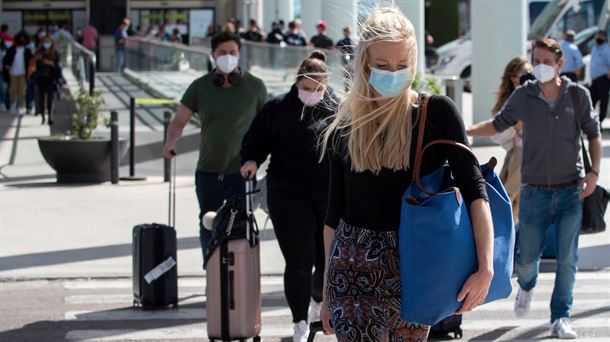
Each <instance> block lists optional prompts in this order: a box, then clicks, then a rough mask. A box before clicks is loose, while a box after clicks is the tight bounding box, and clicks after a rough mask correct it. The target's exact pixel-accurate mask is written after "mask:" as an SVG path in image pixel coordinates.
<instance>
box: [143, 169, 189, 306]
mask: <svg viewBox="0 0 610 342" xmlns="http://www.w3.org/2000/svg"><path fill="white" fill-rule="evenodd" d="M173 163H174V167H173V169H174V170H173V177H172V181H171V182H170V185H169V223H168V224H171V225H172V226H169V225H164V224H158V223H152V224H141V225H137V226H135V227H134V228H133V234H132V238H133V244H132V256H133V273H132V279H133V305H134V306H139V307H142V308H143V309H154V308H163V307H167V306H170V305H171V306H172V307H173V308H177V307H178V269H177V265H176V263H177V258H176V251H177V248H176V230H175V229H174V226H175V223H176V222H175V203H176V196H175V195H176V168H175V165H176V164H175V163H176V162H175V161H173Z"/></svg>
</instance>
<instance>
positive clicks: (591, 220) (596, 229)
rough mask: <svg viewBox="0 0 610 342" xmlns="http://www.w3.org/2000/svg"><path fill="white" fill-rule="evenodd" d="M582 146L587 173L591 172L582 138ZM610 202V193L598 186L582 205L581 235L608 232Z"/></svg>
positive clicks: (589, 161)
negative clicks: (609, 205)
mask: <svg viewBox="0 0 610 342" xmlns="http://www.w3.org/2000/svg"><path fill="white" fill-rule="evenodd" d="M580 142H581V145H582V158H583V159H584V163H585V172H589V171H591V160H590V159H589V153H588V152H587V148H586V147H585V141H584V139H583V138H582V136H581V137H580ZM609 200H610V192H608V190H606V189H605V188H604V187H602V186H599V185H596V186H595V190H594V191H593V193H592V194H591V195H589V196H587V197H586V198H585V200H584V202H583V205H582V226H581V227H580V233H581V234H595V233H601V232H604V231H605V230H606V221H604V214H605V213H606V208H607V207H608V201H609Z"/></svg>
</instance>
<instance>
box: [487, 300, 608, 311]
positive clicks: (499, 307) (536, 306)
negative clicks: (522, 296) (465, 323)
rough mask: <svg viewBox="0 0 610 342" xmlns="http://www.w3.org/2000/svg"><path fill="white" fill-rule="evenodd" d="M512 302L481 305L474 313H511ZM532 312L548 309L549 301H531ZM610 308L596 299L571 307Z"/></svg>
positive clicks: (603, 301)
mask: <svg viewBox="0 0 610 342" xmlns="http://www.w3.org/2000/svg"><path fill="white" fill-rule="evenodd" d="M514 305H515V304H514V301H512V300H508V299H506V300H501V301H497V302H493V303H489V304H485V305H482V306H480V307H478V308H476V309H475V310H476V311H513V307H514ZM531 305H532V306H531V309H532V310H541V309H548V308H549V305H550V299H548V300H533V301H532V302H531ZM606 306H608V307H610V301H607V300H598V299H582V300H574V305H573V306H572V307H574V308H578V309H589V308H595V307H606Z"/></svg>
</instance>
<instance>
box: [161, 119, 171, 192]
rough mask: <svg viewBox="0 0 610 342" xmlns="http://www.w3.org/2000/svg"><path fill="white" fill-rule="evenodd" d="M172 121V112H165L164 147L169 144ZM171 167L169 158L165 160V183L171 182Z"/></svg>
mask: <svg viewBox="0 0 610 342" xmlns="http://www.w3.org/2000/svg"><path fill="white" fill-rule="evenodd" d="M171 119H172V113H171V112H170V111H165V112H164V113H163V145H165V143H166V142H167V133H168V131H169V123H170V121H171ZM170 167H171V160H170V159H167V158H163V181H164V182H169V180H170Z"/></svg>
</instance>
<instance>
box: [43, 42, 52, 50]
mask: <svg viewBox="0 0 610 342" xmlns="http://www.w3.org/2000/svg"><path fill="white" fill-rule="evenodd" d="M42 47H43V48H44V49H45V50H48V49H50V48H51V43H42Z"/></svg>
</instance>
